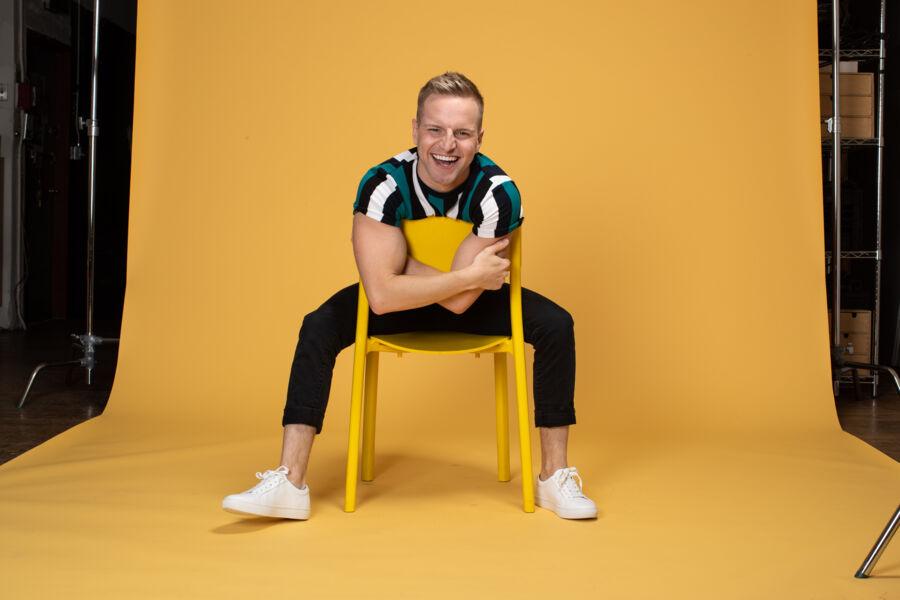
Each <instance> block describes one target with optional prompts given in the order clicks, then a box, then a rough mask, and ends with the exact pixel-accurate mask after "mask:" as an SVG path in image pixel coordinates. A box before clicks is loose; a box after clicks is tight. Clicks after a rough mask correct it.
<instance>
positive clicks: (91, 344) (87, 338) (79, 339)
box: [16, 335, 119, 408]
mask: <svg viewBox="0 0 900 600" xmlns="http://www.w3.org/2000/svg"><path fill="white" fill-rule="evenodd" d="M72 337H73V338H74V339H75V343H76V347H77V348H79V350H80V351H81V352H82V353H83V354H84V356H83V357H82V358H79V359H77V360H67V361H63V362H55V363H41V364H39V365H38V366H37V367H35V369H34V371H32V372H31V377H29V378H28V385H27V386H25V393H23V394H22V398H21V399H20V400H19V403H18V404H17V405H16V408H22V407H23V406H25V400H26V399H27V398H28V392H30V391H31V386H32V385H33V384H34V380H35V379H36V378H37V376H38V373H40V372H41V371H42V370H43V369H45V368H47V367H69V366H75V367H82V368H84V369H86V370H87V383H88V385H90V384H92V383H93V372H94V368H95V367H96V366H97V361H96V359H95V358H94V356H95V354H96V346H99V345H101V344H118V343H119V340H118V338H102V337H99V336H96V335H73V336H72Z"/></svg>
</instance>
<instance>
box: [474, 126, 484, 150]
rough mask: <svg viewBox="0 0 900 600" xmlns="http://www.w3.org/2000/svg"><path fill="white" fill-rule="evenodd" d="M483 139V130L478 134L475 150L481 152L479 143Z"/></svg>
mask: <svg viewBox="0 0 900 600" xmlns="http://www.w3.org/2000/svg"><path fill="white" fill-rule="evenodd" d="M483 139H484V129H482V130H481V131H479V132H478V146H477V147H476V148H475V150H481V141H482V140H483Z"/></svg>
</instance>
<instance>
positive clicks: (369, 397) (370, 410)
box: [362, 352, 378, 481]
mask: <svg viewBox="0 0 900 600" xmlns="http://www.w3.org/2000/svg"><path fill="white" fill-rule="evenodd" d="M377 405H378V352H369V354H368V355H367V356H366V396H365V401H364V402H363V438H362V439H363V442H362V480H363V481H372V480H373V479H375V411H376V408H377Z"/></svg>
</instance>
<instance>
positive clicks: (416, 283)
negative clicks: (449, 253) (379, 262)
mask: <svg viewBox="0 0 900 600" xmlns="http://www.w3.org/2000/svg"><path fill="white" fill-rule="evenodd" d="M420 264H421V263H420ZM422 266H425V265H422ZM429 268H430V267H429ZM472 285H473V284H472V282H471V281H470V278H469V277H467V276H466V274H465V273H464V272H462V271H451V272H450V273H443V272H441V271H438V270H437V269H433V270H432V272H430V273H424V272H419V273H417V274H407V273H406V271H405V270H404V272H403V273H400V274H397V275H392V276H390V277H388V278H386V279H385V280H384V281H383V282H382V284H381V289H379V290H378V291H377V292H376V293H377V297H376V298H371V297H370V298H369V302H370V305H371V307H372V310H373V311H375V312H377V313H379V314H384V313H389V312H397V311H401V310H410V309H413V308H420V307H422V306H428V305H429V304H436V303H443V301H445V300H446V299H449V298H452V297H454V296H457V295H459V294H463V293H465V292H467V291H469V290H471V289H472ZM367 291H368V290H367Z"/></svg>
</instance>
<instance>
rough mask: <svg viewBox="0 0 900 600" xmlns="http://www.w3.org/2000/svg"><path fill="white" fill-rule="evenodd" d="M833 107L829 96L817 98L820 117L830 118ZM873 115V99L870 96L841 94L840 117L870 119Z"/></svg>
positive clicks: (823, 95)
mask: <svg viewBox="0 0 900 600" xmlns="http://www.w3.org/2000/svg"><path fill="white" fill-rule="evenodd" d="M832 108H834V105H833V104H832V102H831V95H830V94H828V95H825V94H822V95H821V96H819V110H820V112H821V114H822V117H830V116H831V115H832V114H833V112H834V111H832ZM874 113H875V99H874V98H873V97H872V96H845V95H843V94H841V116H842V117H871V116H872V115H873V114H874Z"/></svg>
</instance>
